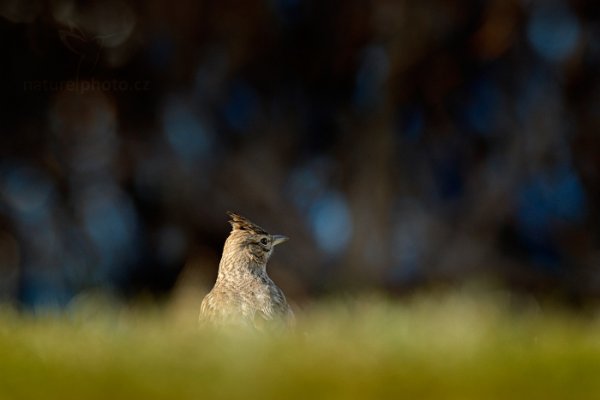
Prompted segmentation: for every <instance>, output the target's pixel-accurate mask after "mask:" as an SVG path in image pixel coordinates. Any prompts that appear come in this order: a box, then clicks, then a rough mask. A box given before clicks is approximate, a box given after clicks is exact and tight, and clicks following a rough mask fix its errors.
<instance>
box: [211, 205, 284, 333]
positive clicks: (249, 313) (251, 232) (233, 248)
mask: <svg viewBox="0 0 600 400" xmlns="http://www.w3.org/2000/svg"><path fill="white" fill-rule="evenodd" d="M227 214H228V215H229V217H231V220H230V221H229V222H230V223H231V226H232V230H231V233H230V234H229V237H228V238H227V240H226V241H225V246H224V247H223V255H222V257H221V262H220V263H219V274H218V276H217V281H216V282H215V285H214V287H213V288H212V290H211V291H210V293H208V294H207V295H206V297H205V298H204V300H203V301H202V306H201V307H200V319H201V320H207V321H210V322H216V323H231V322H233V323H238V322H241V323H247V324H249V325H251V326H254V327H261V326H263V325H264V323H265V322H269V321H280V322H284V323H287V324H290V323H292V322H293V319H294V315H293V312H292V310H291V308H290V306H289V305H288V303H287V301H286V299H285V296H284V294H283V292H282V291H281V289H280V288H279V287H277V285H275V283H274V282H273V281H272V280H271V278H269V276H268V275H267V261H269V258H270V257H271V254H272V253H273V248H274V247H275V246H277V245H278V244H280V243H283V242H285V241H287V240H288V238H287V237H285V236H281V235H271V234H269V233H267V232H266V231H265V230H264V229H262V228H261V227H259V226H258V225H256V224H254V223H252V222H250V221H249V220H247V219H246V218H244V217H242V216H240V215H237V214H235V213H232V212H228V213H227Z"/></svg>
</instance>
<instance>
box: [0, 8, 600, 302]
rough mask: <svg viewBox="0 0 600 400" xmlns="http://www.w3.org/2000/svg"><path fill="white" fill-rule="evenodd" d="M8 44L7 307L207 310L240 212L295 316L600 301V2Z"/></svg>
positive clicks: (0, 127) (5, 32)
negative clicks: (263, 239)
mask: <svg viewBox="0 0 600 400" xmlns="http://www.w3.org/2000/svg"><path fill="white" fill-rule="evenodd" d="M0 43H1V48H2V56H1V62H0V72H1V73H0V85H1V87H2V95H1V96H0V134H1V136H0V299H2V300H5V301H9V302H15V303H17V304H21V305H23V306H25V307H28V308H36V307H39V306H63V305H66V304H68V303H69V302H70V301H71V299H73V298H74V297H75V296H77V295H78V294H79V293H83V292H86V291H88V290H101V291H105V292H107V293H111V294H114V295H115V296H119V297H122V298H124V299H128V298H136V297H138V296H153V297H154V296H156V297H158V298H165V297H167V296H169V295H171V294H172V293H176V292H177V291H178V290H184V289H182V288H185V287H194V288H195V289H194V290H195V293H196V296H198V302H199V301H200V299H201V298H202V296H203V295H204V290H208V289H209V288H210V286H211V285H212V282H213V280H214V278H215V276H216V270H217V265H218V261H219V258H220V253H221V249H222V245H223V242H224V240H225V238H226V236H227V234H228V232H229V229H230V227H229V225H228V224H227V217H226V215H225V211H226V210H233V211H236V212H238V213H240V214H242V215H245V216H247V217H248V218H250V219H251V220H253V221H255V222H256V223H258V224H259V225H261V226H263V227H264V228H266V229H267V230H269V231H271V232H272V233H282V234H286V235H288V236H290V237H291V238H292V240H291V241H290V242H289V243H287V244H285V245H284V246H281V247H280V248H278V249H277V251H276V254H275V256H274V257H273V258H272V260H271V263H270V267H269V271H270V274H271V275H272V276H273V278H274V280H275V281H276V282H278V283H279V284H280V286H282V287H283V289H284V290H285V291H286V293H287V294H288V297H290V298H291V299H292V300H293V301H294V302H296V303H301V302H303V301H305V300H307V299H311V298H314V297H317V296H320V295H325V294H330V293H341V292H343V293H353V292H358V291H363V290H384V291H386V292H388V293H394V294H403V293H409V292H411V291H412V290H414V289H415V288H421V287H427V286H430V285H448V286H452V285H454V284H457V283H461V282H463V281H465V280H471V279H475V280H478V279H482V280H490V281H494V282H497V283H499V284H501V285H503V286H505V287H507V288H509V289H511V290H514V291H519V292H526V293H532V294H534V295H538V294H539V295H550V296H552V297H554V298H557V299H559V300H561V301H565V302H567V303H569V304H582V303H586V302H588V301H593V300H596V299H598V298H600V269H599V268H600V252H599V250H600V246H599V242H600V229H599V228H600V224H599V222H600V221H599V213H598V209H599V208H598V205H599V202H600V198H599V194H600V193H599V182H600V180H599V176H598V175H599V173H600V133H599V132H600V75H599V72H598V71H600V69H599V68H600V3H599V2H597V1H594V0H587V1H586V0H573V1H566V0H562V1H561V0H555V1H542V0H539V1H533V0H494V1H492V0H490V1H476V0H425V1H408V0H406V1H372V2H369V1H356V0H344V1H342V0H335V1H321V0H265V1H242V0H237V1H236V0H222V1H197V0H183V1H164V0H149V1H136V0H130V1H126V0H125V1H113V0H109V1H75V0H54V1H49V0H47V1H44V0H0ZM192 282H193V284H192Z"/></svg>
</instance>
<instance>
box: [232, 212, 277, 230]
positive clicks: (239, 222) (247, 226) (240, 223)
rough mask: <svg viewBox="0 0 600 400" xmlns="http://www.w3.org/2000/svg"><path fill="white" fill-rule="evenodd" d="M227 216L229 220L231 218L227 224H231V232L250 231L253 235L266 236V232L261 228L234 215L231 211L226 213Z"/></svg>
mask: <svg viewBox="0 0 600 400" xmlns="http://www.w3.org/2000/svg"><path fill="white" fill-rule="evenodd" d="M227 215H229V218H231V219H230V220H229V223H230V224H231V226H232V228H233V230H241V231H250V232H254V233H259V234H266V235H268V232H267V231H265V230H264V229H263V228H261V227H260V226H258V225H256V224H255V223H254V222H252V221H250V220H249V219H247V218H244V217H242V216H241V215H239V214H236V213H234V212H231V211H227Z"/></svg>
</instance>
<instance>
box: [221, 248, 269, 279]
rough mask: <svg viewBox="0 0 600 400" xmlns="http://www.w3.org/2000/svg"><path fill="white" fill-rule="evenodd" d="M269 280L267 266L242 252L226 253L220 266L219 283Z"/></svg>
mask: <svg viewBox="0 0 600 400" xmlns="http://www.w3.org/2000/svg"><path fill="white" fill-rule="evenodd" d="M263 278H268V275H267V269H266V265H264V264H261V263H258V262H257V261H256V260H254V259H253V258H252V257H250V256H249V255H247V254H243V253H241V252H231V253H228V254H227V253H224V254H223V257H222V258H221V262H220V264H219V275H218V277H217V282H221V283H226V282H228V281H233V282H240V281H248V280H255V279H258V280H263Z"/></svg>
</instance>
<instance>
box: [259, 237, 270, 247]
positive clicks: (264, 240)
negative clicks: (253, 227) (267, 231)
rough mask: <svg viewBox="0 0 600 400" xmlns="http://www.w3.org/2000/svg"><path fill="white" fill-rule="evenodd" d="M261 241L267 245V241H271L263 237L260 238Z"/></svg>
mask: <svg viewBox="0 0 600 400" xmlns="http://www.w3.org/2000/svg"><path fill="white" fill-rule="evenodd" d="M260 242H261V243H262V244H263V245H265V246H266V245H267V243H269V241H268V240H267V238H262V239H261V240H260Z"/></svg>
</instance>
